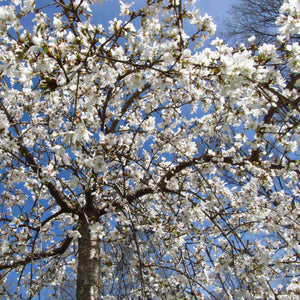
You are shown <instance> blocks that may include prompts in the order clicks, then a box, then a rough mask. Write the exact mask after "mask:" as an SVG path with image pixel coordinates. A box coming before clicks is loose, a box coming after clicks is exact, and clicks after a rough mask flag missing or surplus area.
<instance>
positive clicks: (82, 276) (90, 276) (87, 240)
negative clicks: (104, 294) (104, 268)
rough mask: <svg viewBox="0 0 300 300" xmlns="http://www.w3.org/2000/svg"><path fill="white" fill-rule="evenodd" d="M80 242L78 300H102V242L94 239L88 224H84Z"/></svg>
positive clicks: (81, 229)
mask: <svg viewBox="0 0 300 300" xmlns="http://www.w3.org/2000/svg"><path fill="white" fill-rule="evenodd" d="M80 233H81V238H80V239H79V241H78V270H77V289H76V299H77V300H99V299H100V280H101V279H100V240H99V239H96V240H95V238H94V239H92V237H91V234H90V231H89V227H88V224H87V223H86V222H82V225H81V228H80Z"/></svg>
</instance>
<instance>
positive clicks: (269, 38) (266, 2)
mask: <svg viewBox="0 0 300 300" xmlns="http://www.w3.org/2000/svg"><path fill="white" fill-rule="evenodd" d="M282 3H283V0H237V1H235V2H234V4H232V5H231V7H230V9H229V11H228V12H227V13H226V15H225V17H224V22H223V23H222V27H223V29H222V35H223V36H224V38H225V39H226V40H228V41H230V42H237V41H238V42H240V41H247V39H248V38H249V37H251V36H255V37H256V43H257V44H262V43H274V42H275V41H276V39H277V30H278V26H277V25H276V24H275V23H276V19H277V17H278V14H279V9H280V7H281V5H282Z"/></svg>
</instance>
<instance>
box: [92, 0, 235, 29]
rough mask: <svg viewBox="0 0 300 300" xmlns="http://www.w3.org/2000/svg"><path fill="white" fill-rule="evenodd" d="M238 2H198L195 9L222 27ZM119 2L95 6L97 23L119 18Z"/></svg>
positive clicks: (140, 0) (111, 0) (109, 0)
mask: <svg viewBox="0 0 300 300" xmlns="http://www.w3.org/2000/svg"><path fill="white" fill-rule="evenodd" d="M123 2H124V3H131V2H135V4H136V5H137V6H142V5H143V4H144V3H145V2H146V1H145V0H136V1H134V0H123ZM234 2H237V1H236V0H197V3H196V5H195V7H197V8H199V9H200V10H201V13H202V14H205V13H207V14H208V15H210V16H212V17H213V19H214V22H215V23H216V24H217V25H218V27H220V26H221V25H222V22H221V20H222V16H224V15H225V13H226V12H227V11H228V10H229V8H230V5H231V4H233V3H234ZM119 7H120V5H119V0H107V1H104V2H103V4H102V5H100V4H98V3H96V4H95V5H94V6H93V16H94V17H93V19H94V22H96V23H101V24H103V25H106V24H107V23H108V21H109V20H112V19H113V18H114V17H116V18H118V17H119V13H120V8H119Z"/></svg>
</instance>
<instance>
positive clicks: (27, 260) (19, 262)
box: [0, 237, 72, 271]
mask: <svg viewBox="0 0 300 300" xmlns="http://www.w3.org/2000/svg"><path fill="white" fill-rule="evenodd" d="M71 242H72V238H71V237H66V238H65V240H64V241H63V242H62V243H61V244H60V246H59V247H57V248H54V249H53V248H51V249H48V250H46V251H43V252H41V253H33V254H32V255H28V256H26V257H25V258H23V259H20V260H17V261H14V262H10V263H4V264H3V263H2V264H0V271H1V270H5V269H15V268H17V267H19V266H24V265H26V264H28V263H30V262H31V261H33V260H34V261H35V260H38V259H42V258H48V257H54V256H56V255H61V254H63V253H64V252H65V251H66V250H67V249H68V247H69V245H70V244H71Z"/></svg>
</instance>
